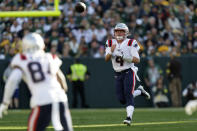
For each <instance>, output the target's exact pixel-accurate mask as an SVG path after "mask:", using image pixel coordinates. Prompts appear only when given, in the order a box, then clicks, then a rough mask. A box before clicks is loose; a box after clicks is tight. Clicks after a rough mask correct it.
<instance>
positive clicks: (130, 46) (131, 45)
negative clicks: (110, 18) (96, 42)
mask: <svg viewBox="0 0 197 131" xmlns="http://www.w3.org/2000/svg"><path fill="white" fill-rule="evenodd" d="M113 44H116V48H115V50H114V52H113V54H112V58H111V59H112V65H113V69H114V70H115V71H116V72H120V71H123V70H126V69H129V68H131V69H133V70H134V69H135V68H136V67H135V66H134V63H130V62H127V61H124V60H120V59H117V56H125V57H127V58H128V57H131V56H134V57H137V58H140V57H139V54H138V51H139V49H140V46H139V45H138V43H137V41H136V40H135V39H125V40H124V41H123V42H122V43H121V44H118V42H117V41H116V39H112V40H107V42H106V49H105V55H107V54H108V53H109V52H110V51H111V46H112V45H113Z"/></svg>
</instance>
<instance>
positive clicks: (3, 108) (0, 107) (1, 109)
mask: <svg viewBox="0 0 197 131" xmlns="http://www.w3.org/2000/svg"><path fill="white" fill-rule="evenodd" d="M7 110H8V104H5V103H1V105H0V118H2V117H3V114H5V115H7V114H8V112H7Z"/></svg>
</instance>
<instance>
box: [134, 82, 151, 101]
mask: <svg viewBox="0 0 197 131" xmlns="http://www.w3.org/2000/svg"><path fill="white" fill-rule="evenodd" d="M137 89H138V90H141V92H142V94H141V95H143V96H145V97H146V98H147V99H150V95H149V93H148V92H146V91H145V90H144V88H143V86H141V85H140V86H139V87H138V88H137Z"/></svg>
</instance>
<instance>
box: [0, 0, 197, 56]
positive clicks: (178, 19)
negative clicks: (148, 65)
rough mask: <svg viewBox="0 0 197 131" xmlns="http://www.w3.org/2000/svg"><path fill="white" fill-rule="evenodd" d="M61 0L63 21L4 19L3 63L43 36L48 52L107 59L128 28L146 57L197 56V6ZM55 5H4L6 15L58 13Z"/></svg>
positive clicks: (24, 0) (178, 0)
mask: <svg viewBox="0 0 197 131" xmlns="http://www.w3.org/2000/svg"><path fill="white" fill-rule="evenodd" d="M77 1H78V0H59V2H60V5H59V9H60V10H61V12H62V14H61V16H59V17H41V18H36V17H35V18H31V17H25V18H0V59H4V58H6V57H12V56H13V55H14V54H15V53H17V52H21V38H22V37H23V36H24V35H25V34H27V33H28V32H38V33H40V34H41V35H42V36H43V37H44V40H45V44H46V51H49V52H52V53H54V54H58V55H59V56H60V57H93V58H102V57H104V52H105V47H104V45H105V42H106V40H107V39H111V38H113V28H114V26H115V25H116V24H117V23H118V22H124V23H126V24H127V25H128V27H129V30H130V36H129V37H130V38H135V39H137V40H138V41H139V43H140V46H141V55H142V57H146V56H169V55H170V54H173V55H175V56H182V55H188V54H189V55H196V54H197V8H196V7H197V2H196V1H193V0H82V1H83V2H85V3H86V5H87V11H86V12H84V13H82V14H78V13H76V12H75V10H74V6H75V3H76V2H77ZM53 4H54V0H14V1H13V0H0V10H1V11H24V10H25V11H33V10H40V11H46V10H54V7H53Z"/></svg>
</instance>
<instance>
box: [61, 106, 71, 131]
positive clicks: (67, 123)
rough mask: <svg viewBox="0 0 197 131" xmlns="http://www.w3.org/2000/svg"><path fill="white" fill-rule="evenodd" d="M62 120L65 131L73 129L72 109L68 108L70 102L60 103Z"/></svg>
mask: <svg viewBox="0 0 197 131" xmlns="http://www.w3.org/2000/svg"><path fill="white" fill-rule="evenodd" d="M60 121H61V124H62V126H63V128H64V129H63V131H72V130H73V128H72V120H71V115H70V111H69V108H68V103H67V102H65V103H62V102H61V103H60Z"/></svg>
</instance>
